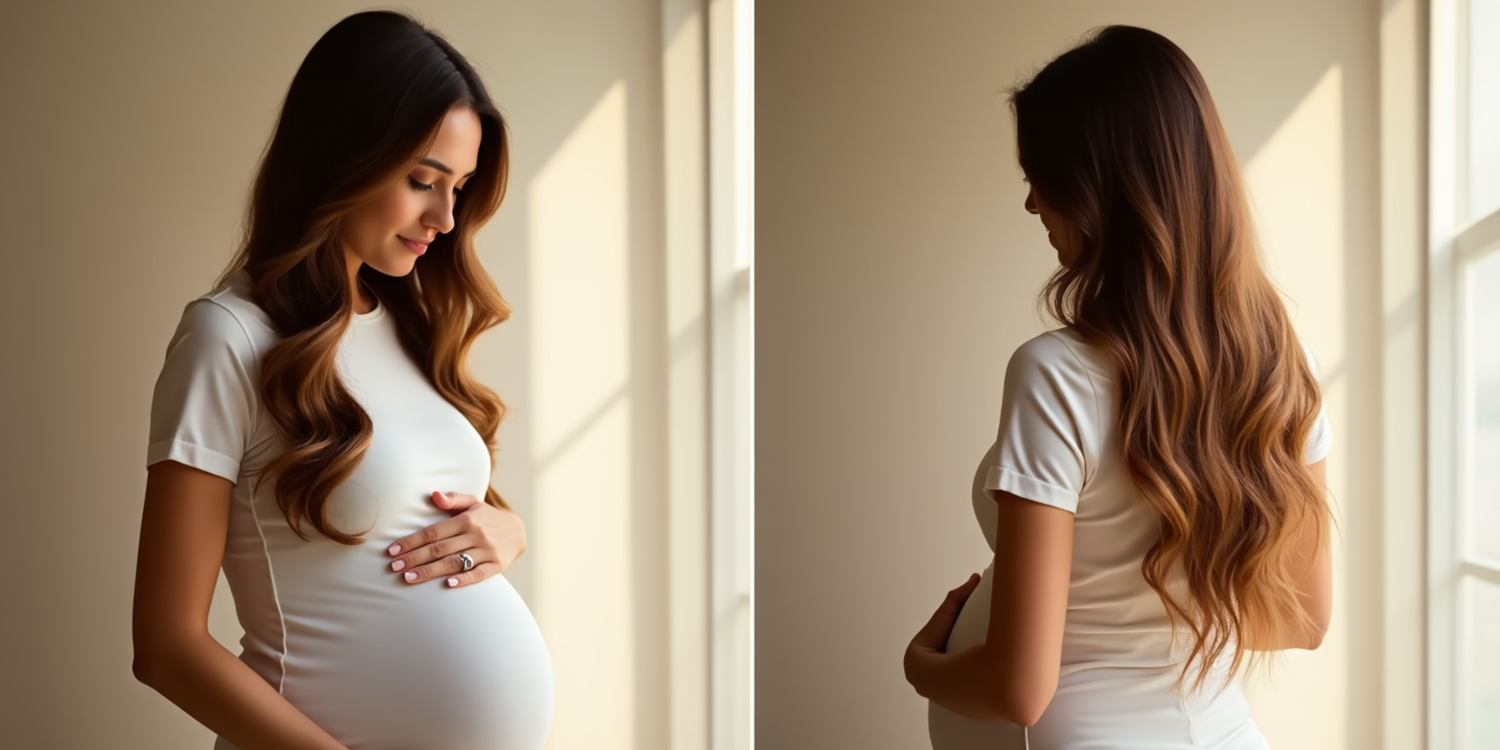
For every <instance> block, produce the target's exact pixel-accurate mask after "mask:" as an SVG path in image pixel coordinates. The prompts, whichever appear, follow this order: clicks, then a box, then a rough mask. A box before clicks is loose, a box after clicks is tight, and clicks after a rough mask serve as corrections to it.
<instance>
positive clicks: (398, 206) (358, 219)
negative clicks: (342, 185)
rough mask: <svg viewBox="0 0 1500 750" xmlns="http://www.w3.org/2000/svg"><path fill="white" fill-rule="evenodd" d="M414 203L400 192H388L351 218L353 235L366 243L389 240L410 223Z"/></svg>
mask: <svg viewBox="0 0 1500 750" xmlns="http://www.w3.org/2000/svg"><path fill="white" fill-rule="evenodd" d="M413 203H414V201H411V200H409V199H408V198H407V197H406V196H404V195H402V194H401V193H400V192H399V191H397V190H387V191H386V192H384V193H382V194H381V195H379V196H378V197H376V198H375V200H373V201H371V202H370V203H369V204H368V205H366V206H364V207H362V208H360V209H359V210H358V211H356V212H355V213H354V214H353V215H352V216H351V218H352V219H353V222H354V226H353V227H352V229H353V232H352V234H353V235H354V236H355V237H358V238H360V240H361V241H362V242H366V243H379V242H381V241H383V240H384V239H388V237H389V235H392V234H395V233H396V232H397V231H398V230H399V229H400V228H401V227H403V226H405V225H406V224H409V223H410V221H409V218H410V216H409V215H410V214H412V213H413V212H414V210H413V208H412V204H413Z"/></svg>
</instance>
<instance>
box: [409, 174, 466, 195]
mask: <svg viewBox="0 0 1500 750" xmlns="http://www.w3.org/2000/svg"><path fill="white" fill-rule="evenodd" d="M406 181H407V182H409V183H411V188H412V190H416V191H418V192H422V193H425V192H427V191H428V190H431V189H432V185H429V184H427V183H425V182H419V181H418V180H417V178H415V177H412V176H410V175H407V177H406ZM458 193H459V189H458V188H453V194H454V195H458Z"/></svg>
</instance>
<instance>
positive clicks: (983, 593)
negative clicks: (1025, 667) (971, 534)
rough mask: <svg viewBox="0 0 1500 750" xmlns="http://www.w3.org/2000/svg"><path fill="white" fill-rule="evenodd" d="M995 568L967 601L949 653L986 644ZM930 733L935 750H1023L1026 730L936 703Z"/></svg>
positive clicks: (929, 711)
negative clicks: (981, 718) (985, 719)
mask: <svg viewBox="0 0 1500 750" xmlns="http://www.w3.org/2000/svg"><path fill="white" fill-rule="evenodd" d="M994 574H995V566H994V565H993V564H991V565H990V567H989V568H986V569H985V571H984V573H983V574H982V575H981V576H980V578H979V586H978V587H976V588H975V589H974V593H973V594H970V595H969V600H968V601H966V602H964V607H963V609H962V610H960V611H959V613H958V619H957V620H956V621H955V622H954V623H953V632H952V633H950V634H949V636H948V647H947V648H946V649H945V651H947V652H948V653H950V654H951V653H954V652H957V651H962V650H964V649H966V648H970V647H972V646H978V645H979V644H981V643H984V639H985V633H986V631H987V630H988V629H989V624H990V592H991V591H992V590H993V584H994ZM927 734H928V737H929V739H931V740H932V748H933V750H1023V748H1025V747H1026V730H1025V729H1023V728H1022V727H1020V726H1017V725H1015V724H1006V723H1000V722H988V721H975V720H974V719H970V718H966V717H963V716H959V715H958V714H956V713H953V712H952V711H949V710H948V709H946V708H943V707H942V706H939V705H938V704H936V703H931V702H929V703H928V704H927Z"/></svg>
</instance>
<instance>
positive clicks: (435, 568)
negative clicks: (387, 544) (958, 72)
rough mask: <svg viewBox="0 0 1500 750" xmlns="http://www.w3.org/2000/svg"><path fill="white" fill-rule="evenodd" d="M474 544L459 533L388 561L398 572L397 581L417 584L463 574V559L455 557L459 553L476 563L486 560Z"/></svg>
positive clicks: (470, 539)
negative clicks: (398, 577)
mask: <svg viewBox="0 0 1500 750" xmlns="http://www.w3.org/2000/svg"><path fill="white" fill-rule="evenodd" d="M478 541H479V540H478V538H476V537H475V536H473V535H470V534H459V535H458V536H454V537H449V538H447V539H443V540H441V541H437V542H433V543H432V544H429V545H426V546H424V547H418V548H417V549H415V550H413V551H412V552H410V553H408V554H405V555H402V556H400V557H398V558H396V559H395V560H392V561H391V570H392V571H394V572H397V573H400V574H401V579H402V580H404V581H406V582H407V583H421V582H422V581H428V580H431V579H433V578H440V577H442V576H445V575H448V574H450V573H459V572H462V571H463V560H461V559H460V558H459V556H458V553H460V552H467V553H468V554H469V557H470V558H471V559H473V560H474V562H475V563H476V564H477V563H479V562H480V560H481V559H484V560H486V561H488V560H489V558H488V556H487V555H486V554H485V552H484V550H482V549H480V548H479V546H478ZM476 567H477V565H476ZM470 572H473V571H472V570H470Z"/></svg>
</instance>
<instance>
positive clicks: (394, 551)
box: [386, 544, 401, 555]
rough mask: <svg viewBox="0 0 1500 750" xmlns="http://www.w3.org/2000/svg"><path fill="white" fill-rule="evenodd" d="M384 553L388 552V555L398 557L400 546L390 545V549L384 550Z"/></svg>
mask: <svg viewBox="0 0 1500 750" xmlns="http://www.w3.org/2000/svg"><path fill="white" fill-rule="evenodd" d="M386 552H389V553H391V554H393V555H399V554H401V545H399V544H392V545H391V547H390V549H388V550H386Z"/></svg>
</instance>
